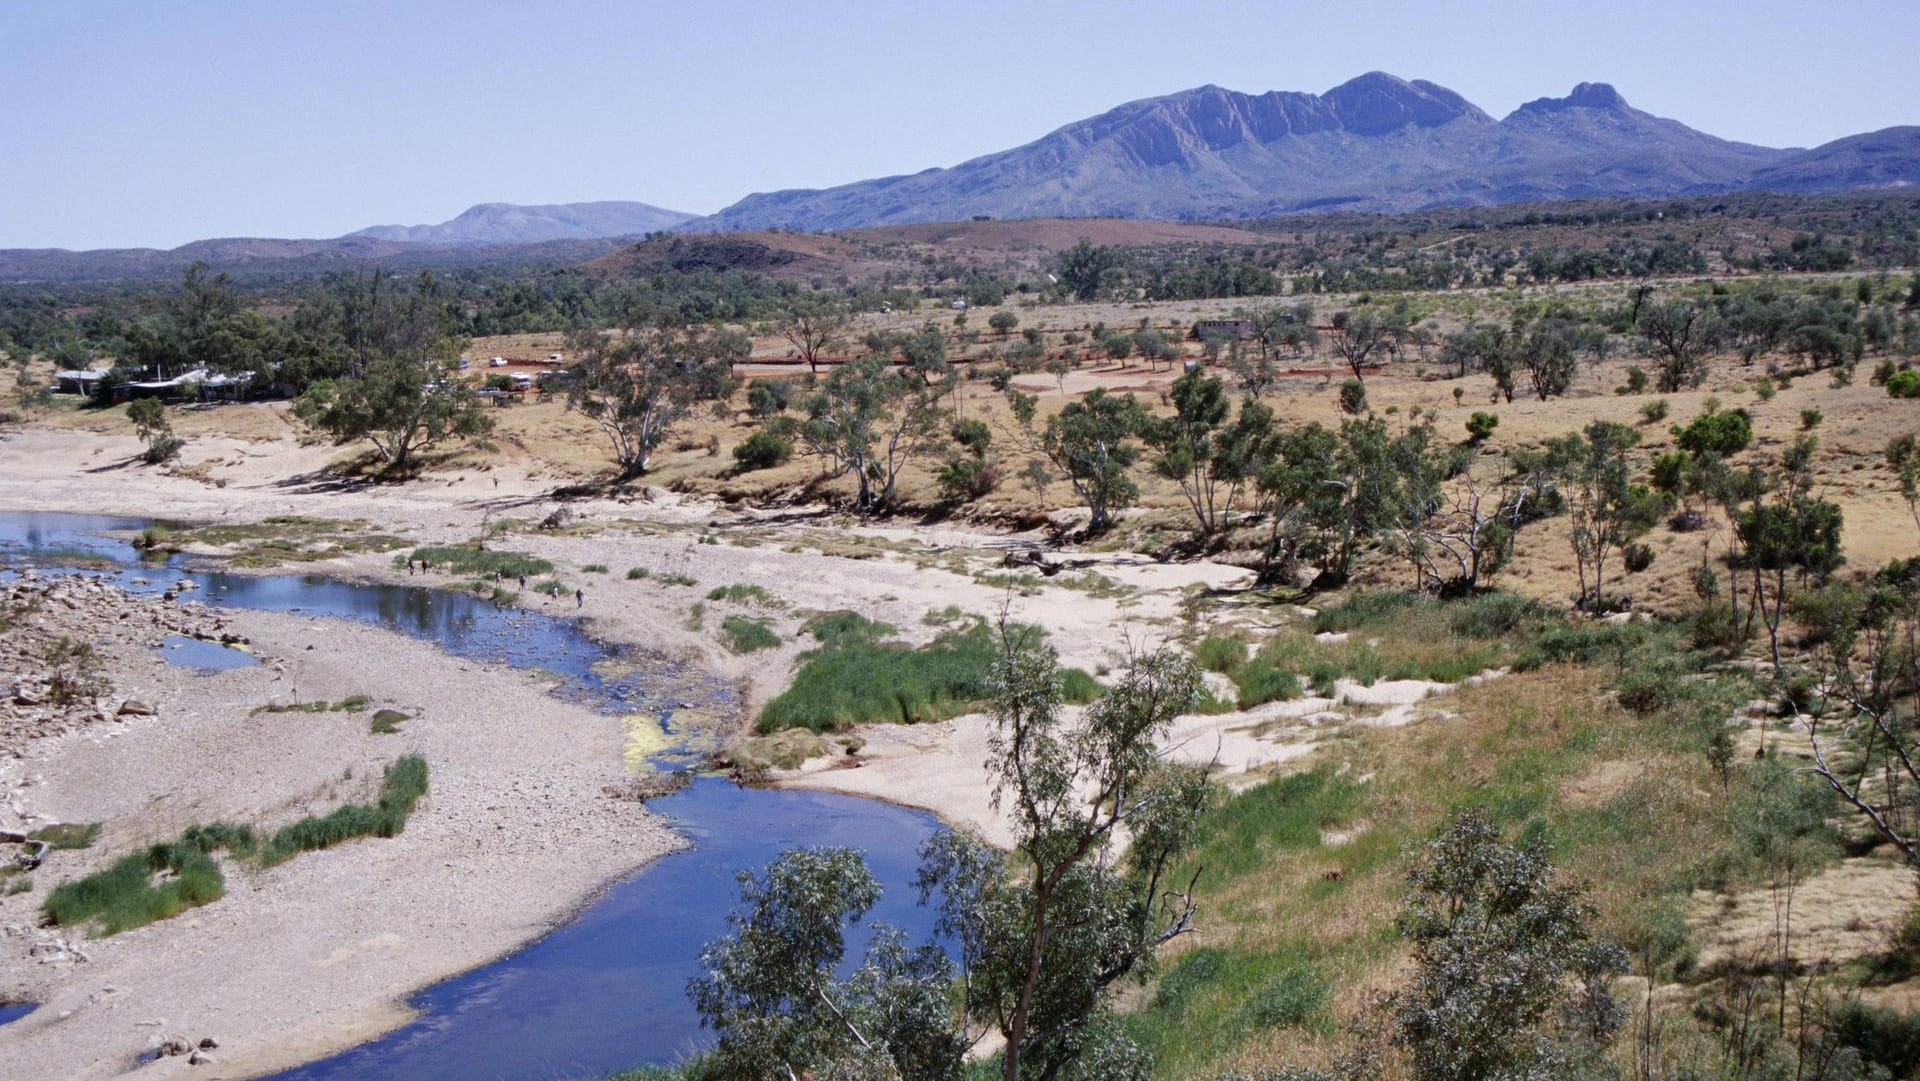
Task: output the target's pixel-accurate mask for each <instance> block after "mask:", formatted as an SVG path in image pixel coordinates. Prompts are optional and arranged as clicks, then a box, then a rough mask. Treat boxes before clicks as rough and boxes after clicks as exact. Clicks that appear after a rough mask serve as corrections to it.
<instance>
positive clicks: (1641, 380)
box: [1613, 367, 1647, 394]
mask: <svg viewBox="0 0 1920 1081" xmlns="http://www.w3.org/2000/svg"><path fill="white" fill-rule="evenodd" d="M1646 389H1647V373H1646V369H1644V368H1638V367H1635V368H1628V369H1627V383H1626V385H1625V386H1621V387H1615V388H1613V392H1614V393H1615V394H1639V393H1641V392H1643V391H1645V390H1646Z"/></svg>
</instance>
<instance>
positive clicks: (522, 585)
mask: <svg viewBox="0 0 1920 1081" xmlns="http://www.w3.org/2000/svg"><path fill="white" fill-rule="evenodd" d="M520 588H521V589H525V588H527V576H526V575H524V574H523V575H521V576H520Z"/></svg>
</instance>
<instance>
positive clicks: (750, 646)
mask: <svg viewBox="0 0 1920 1081" xmlns="http://www.w3.org/2000/svg"><path fill="white" fill-rule="evenodd" d="M720 633H721V634H722V635H724V636H725V638H726V645H727V649H729V650H731V651H732V652H734V653H755V652H758V651H760V650H763V649H778V648H779V647H780V636H779V635H778V634H775V633H774V631H773V628H772V627H769V626H767V625H766V624H765V623H763V622H761V621H760V620H757V619H746V618H744V617H741V616H728V617H727V618H725V619H723V620H721V621H720Z"/></svg>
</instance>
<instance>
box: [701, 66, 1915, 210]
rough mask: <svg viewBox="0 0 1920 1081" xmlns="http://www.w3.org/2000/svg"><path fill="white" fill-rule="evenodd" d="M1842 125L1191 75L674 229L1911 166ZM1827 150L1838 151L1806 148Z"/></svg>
mask: <svg viewBox="0 0 1920 1081" xmlns="http://www.w3.org/2000/svg"><path fill="white" fill-rule="evenodd" d="M1912 130H1913V129H1890V132H1893V133H1898V132H1910V131H1912ZM1882 136H1885V137H1886V138H1884V139H1883V138H1881V137H1882ZM1855 139H1867V140H1874V141H1873V142H1871V143H1870V144H1869V145H1861V146H1856V147H1852V148H1848V147H1843V146H1842V145H1841V144H1845V143H1848V142H1849V140H1841V141H1840V142H1839V143H1834V144H1828V147H1823V148H1819V150H1816V151H1804V152H1803V151H1797V150H1777V149H1772V148H1769V147H1761V146H1753V145H1750V144H1746V143H1737V142H1730V141H1728V140H1725V139H1719V138H1715V137H1714V136H1711V135H1707V134H1705V133H1703V132H1699V131H1695V130H1693V129H1692V128H1689V127H1687V126H1686V125H1685V124H1682V123H1680V122H1679V121H1676V120H1669V119H1664V118H1661V117H1657V116H1653V115H1651V114H1648V113H1645V112H1642V111H1640V110H1638V109H1635V108H1633V107H1631V106H1629V105H1628V104H1627V102H1626V99H1625V98H1623V97H1622V96H1621V95H1620V94H1619V92H1618V91H1616V90H1615V89H1614V88H1613V87H1611V86H1608V85H1607V84H1605V83H1581V84H1580V85H1579V86H1576V87H1575V88H1574V89H1573V91H1572V93H1570V94H1568V95H1567V96H1566V97H1561V98H1540V99H1538V100H1535V101H1531V102H1528V103H1527V104H1525V105H1522V106H1521V107H1520V108H1518V109H1516V110H1514V111H1513V113H1511V114H1510V115H1508V116H1506V117H1504V118H1502V119H1499V120H1495V119H1494V118H1493V117H1491V116H1489V115H1488V114H1487V113H1486V112H1484V111H1483V110H1481V109H1480V108H1479V107H1477V106H1475V105H1474V104H1473V103H1471V102H1469V101H1467V100H1466V99H1465V98H1463V97H1461V96H1460V95H1459V94H1457V93H1455V92H1453V91H1451V90H1448V89H1447V88H1445V87H1443V86H1439V85H1437V84H1434V83H1431V82H1427V81H1424V80H1413V81H1407V80H1404V79H1400V78H1397V77H1395V76H1392V75H1388V74H1385V73H1383V72H1372V73H1369V74H1366V75H1362V76H1360V77H1358V78H1356V79H1352V80H1350V81H1348V82H1346V83H1343V84H1341V85H1340V86H1337V87H1334V88H1333V89H1332V90H1329V91H1327V92H1326V93H1325V94H1307V93H1296V92H1280V91H1273V92H1268V93H1264V94H1244V93H1240V92H1238V91H1233V90H1227V89H1223V88H1221V87H1217V86H1203V87H1199V88H1196V89H1193V90H1186V91H1182V92H1180V93H1177V94H1170V95H1168V96H1166V97H1159V98H1148V99H1145V100H1142V101H1135V102H1129V103H1128V104H1125V105H1122V106H1120V107H1118V108H1116V109H1112V110H1110V111H1108V112H1105V113H1102V114H1100V115H1099V116H1095V117H1092V118H1089V119H1086V120H1082V121H1078V122H1076V123H1073V124H1069V125H1067V126H1066V127H1063V128H1060V129H1059V130H1057V131H1055V132H1053V133H1051V134H1049V135H1046V136H1043V137H1042V138H1040V139H1037V140H1035V141H1034V142H1031V143H1028V144H1026V145H1025V146H1020V147H1016V148H1014V149H1011V150H1006V151H1001V152H999V153H994V154H988V155H985V156H983V157H979V158H975V159H973V160H971V161H967V162H964V163H962V164H960V165H956V166H954V167H952V168H950V169H928V170H926V171H924V172H919V173H914V174H911V175H906V176H892V177H883V178H880V179H875V180H865V181H859V182H856V183H852V184H845V185H841V186H839V187H835V188H827V189H823V190H790V191H778V192H770V193H765V194H756V195H750V196H748V197H747V198H745V199H742V200H740V201H739V202H737V203H735V204H734V205H732V206H730V207H728V208H726V209H725V210H722V211H720V212H719V213H717V214H714V215H712V216H710V217H706V218H701V219H698V220H697V221H694V222H691V223H689V224H687V225H686V226H683V229H685V230H688V231H703V232H730V231H738V230H750V229H769V228H792V229H807V230H821V229H844V228H855V227H861V226H871V225H889V224H906V223H916V222H938V221H962V220H966V219H969V218H975V217H983V216H984V217H993V218H1009V217H1021V218H1025V217H1125V218H1158V219H1169V220H1198V219H1228V218H1249V217H1264V216H1272V215H1282V214H1294V213H1302V212H1308V211H1324V210H1351V211H1360V212H1373V213H1400V212H1406V211H1411V210H1419V209H1424V208H1429V207H1440V206H1488V205H1497V204H1505V203H1515V202H1532V201H1546V200H1558V199H1578V198H1652V197H1667V196H1675V195H1686V194H1707V193H1714V192H1727V191H1739V190H1746V189H1751V188H1756V187H1761V186H1763V182H1765V181H1769V180H1770V181H1771V182H1773V183H1779V184H1794V185H1799V186H1797V187H1794V188H1792V189H1790V190H1795V191H1847V190H1854V188H1856V187H1873V186H1884V185H1886V184H1892V183H1900V182H1903V178H1904V180H1905V181H1907V182H1910V181H1911V180H1913V179H1916V178H1920V149H1917V148H1916V147H1915V146H1914V145H1913V143H1914V140H1913V139H1912V138H1911V137H1905V136H1899V135H1891V134H1889V132H1882V133H1876V134H1875V135H1874V136H1857V137H1855ZM1829 148H1837V149H1834V150H1833V152H1832V153H1831V154H1830V155H1829V156H1828V157H1827V158H1821V157H1818V156H1816V155H1818V154H1819V153H1820V151H1824V150H1829ZM1868 159H1871V160H1870V161H1869V160H1868ZM1769 170H1776V172H1769ZM1774 178H1777V179H1774Z"/></svg>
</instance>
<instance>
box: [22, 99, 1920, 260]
mask: <svg viewBox="0 0 1920 1081" xmlns="http://www.w3.org/2000/svg"><path fill="white" fill-rule="evenodd" d="M1914 185H1920V126H1909V127H1893V128H1886V129H1883V130H1881V131H1875V132H1867V133H1864V134H1860V135H1852V136H1848V137H1846V138H1843V139H1837V140H1835V141H1833V142H1830V143H1827V144H1825V145H1823V146H1818V147H1814V148H1813V149H1811V150H1799V149H1776V148H1772V147H1764V146H1754V145H1752V144H1749V143H1738V142H1731V141H1728V140H1725V139H1719V138H1716V137H1714V136H1712V135H1708V134H1706V133H1704V132H1700V131H1696V130H1694V129H1692V128H1690V127H1687V126H1686V125H1685V124H1682V123H1680V122H1679V121H1677V120H1669V119H1665V118H1662V117H1658V116H1654V115H1652V114H1649V113H1646V112H1643V111H1641V110H1639V109H1635V108H1633V107H1632V106H1630V105H1628V104H1627V102H1626V99H1625V98H1623V97H1622V96H1621V95H1620V93H1619V92H1618V91H1616V90H1615V89H1614V88H1613V87H1611V86H1609V85H1607V84H1606V83H1581V84H1580V85H1578V86H1576V87H1574V88H1573V91H1572V92H1571V93H1569V94H1568V95H1567V96H1565V97H1559V98H1554V97H1543V98H1538V99H1536V100H1533V101H1530V102H1527V103H1526V104H1524V105H1522V106H1520V107H1519V108H1517V109H1515V110H1514V111H1513V112H1512V113H1510V114H1508V115H1507V116H1505V117H1502V118H1499V119H1495V118H1494V117H1492V116H1491V115H1489V114H1488V113H1487V112H1486V111H1485V110H1483V109H1481V108H1480V107H1478V106H1476V105H1474V104H1473V103H1472V102H1470V101H1468V100H1467V99H1466V98H1464V97H1462V96H1461V95H1459V94H1457V93H1455V92H1454V91H1452V90H1449V89H1447V88H1446V87H1444V86H1440V85H1438V84H1436V83H1432V82H1428V81H1426V80H1423V79H1415V80H1412V81H1408V80H1405V79H1401V78H1399V77H1397V76H1393V75H1388V74H1386V73H1384V72H1377V71H1376V72H1370V73H1368V74H1366V75H1362V76H1359V77H1358V78H1355V79H1351V80H1348V81H1347V82H1345V83H1342V84H1340V85H1339V86H1336V87H1334V88H1333V89H1331V90H1329V91H1327V92H1326V93H1324V94H1310V93H1300V92H1293V91H1269V92H1267V93H1263V94H1245V93H1241V92H1239V91H1234V90H1227V89H1224V88H1222V87H1218V86H1202V87H1197V88H1195V89H1192V90H1184V91H1181V92H1179V93H1176V94H1168V95H1166V96H1164V97H1157V98H1146V99H1143V100H1140V101H1133V102H1128V103H1127V104H1125V105H1121V106H1119V107H1118V108H1114V109H1110V110H1108V111H1107V112H1104V113H1101V114H1100V115H1099V116H1095V117H1090V118H1088V119H1085V120H1080V121H1076V122H1074V123H1071V124H1068V125H1067V126H1065V127H1063V128H1060V129H1058V130H1056V131H1054V132H1052V133H1050V134H1048V135H1045V136H1042V137H1041V138H1039V139H1036V140H1034V141H1033V142H1030V143H1027V144H1025V145H1024V146H1018V147H1014V148H1012V149H1010V150H1003V151H999V152H997V153H992V154H986V155H983V156H981V157H977V158H974V159H972V160H970V161H966V162H962V163H961V164H959V165H955V166H953V167H951V168H945V169H927V170H924V171H922V172H918V173H913V174H910V175H904V176H890V177H881V178H878V179H873V180H862V181H858V182H855V183H851V184H843V185H840V186H839V187H833V188H825V189H819V190H790V191H776V192H767V193H760V194H754V195H749V196H747V197H746V198H744V199H742V200H740V201H739V202H737V203H734V204H733V205H732V206H729V207H727V208H726V209H724V210H722V211H720V212H719V213H716V214H713V215H710V216H707V217H698V216H696V215H692V214H686V213H683V212H680V211H675V210H666V209H662V208H660V207H657V206H652V205H650V204H647V203H639V202H618V201H614V202H593V203H566V204H558V205H547V206H520V205H515V204H510V203H482V204H480V205H478V206H474V207H471V208H469V209H468V210H466V211H465V212H463V213H462V214H460V215H459V216H457V217H455V218H452V219H450V220H448V221H444V222H441V223H439V224H436V225H376V226H371V227H369V228H365V229H360V230H357V231H355V232H352V233H349V234H347V235H346V236H342V237H335V238H332V239H325V240H276V239H259V238H238V239H221V240H201V241H195V242H193V243H191V244H187V245H183V246H181V247H179V248H174V249H172V250H169V251H161V250H157V249H151V248H128V249H108V250H102V251H90V252H72V251H65V250H61V249H0V281H7V280H14V281H26V280H43V281H57V280H82V279H101V278H117V277H142V276H149V275H157V274H174V273H178V272H179V269H180V268H182V267H184V266H186V265H188V264H189V263H191V262H193V261H195V260H205V261H206V262H208V263H209V264H211V265H213V266H215V267H216V268H219V269H237V270H246V271H249V272H253V273H258V274H279V273H287V274H301V273H310V272H312V271H314V270H318V269H325V268H327V267H332V266H355V265H367V264H370V263H382V264H385V265H391V266H395V267H407V266H427V265H470V264H475V263H485V262H497V263H517V262H554V263H569V262H572V263H578V262H584V261H586V260H590V259H594V258H597V257H599V256H602V255H605V254H606V253H608V252H610V251H612V250H614V249H615V248H618V247H620V246H621V245H620V243H617V242H618V241H622V240H624V239H625V238H638V237H641V236H645V235H648V234H654V233H660V232H666V231H675V232H698V233H717V232H741V231H751V230H766V229H787V230H800V231H821V230H839V229H853V228H865V227H874V226H897V225H914V224H923V223H933V222H965V221H969V220H972V219H980V218H992V219H1009V218H1020V219H1038V218H1129V219H1150V220H1157V221H1188V222H1191V221H1207V220H1215V221H1226V220H1231V219H1255V218H1270V217H1280V216H1286V215H1291V214H1301V213H1314V212H1347V211H1352V212H1359V213H1387V214H1392V213H1407V212H1411V211H1417V210H1425V209H1431V208H1439V207H1476V206H1491V205H1498V204H1508V203H1534V202H1551V201H1557V200H1568V199H1595V198H1627V199H1644V198H1665V197H1673V196H1689V195H1714V194H1721V193H1728V192H1737V191H1771V192H1782V193H1789V194H1840V193H1846V192H1855V191H1870V190H1883V189H1892V188H1904V187H1911V186H1914ZM683 257H687V256H685V253H681V254H680V255H677V256H675V258H683Z"/></svg>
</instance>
